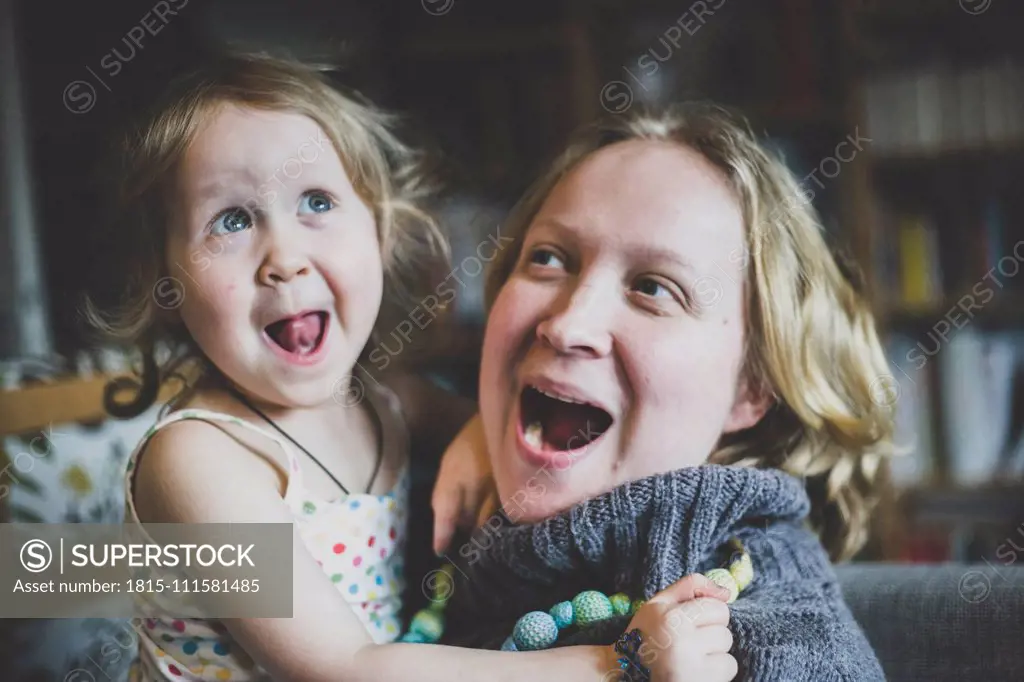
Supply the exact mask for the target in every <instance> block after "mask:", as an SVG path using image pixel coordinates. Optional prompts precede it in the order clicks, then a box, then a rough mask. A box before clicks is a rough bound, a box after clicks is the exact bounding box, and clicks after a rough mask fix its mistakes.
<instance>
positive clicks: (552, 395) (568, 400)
mask: <svg viewBox="0 0 1024 682" xmlns="http://www.w3.org/2000/svg"><path fill="white" fill-rule="evenodd" d="M533 388H534V390H535V391H537V392H538V393H543V394H544V395H546V396H547V397H549V398H554V399H555V400H561V401H562V402H563V403H575V404H576V405H587V404H589V403H586V402H584V401H582V400H575V399H574V398H569V397H567V396H564V395H558V394H557V393H551V392H550V391H545V390H544V389H542V388H537V387H536V386H534V387H533Z"/></svg>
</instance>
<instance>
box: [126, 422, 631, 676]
mask: <svg viewBox="0 0 1024 682" xmlns="http://www.w3.org/2000/svg"><path fill="white" fill-rule="evenodd" d="M239 440H244V438H237V439H236V438H235V437H233V436H228V435H226V434H225V432H223V431H221V430H220V429H219V428H217V427H214V426H211V425H210V424H207V423H204V422H192V421H184V422H179V423H177V424H173V425H170V426H168V427H167V428H166V429H164V430H162V431H160V432H158V433H157V434H156V435H155V436H154V437H153V439H152V440H151V441H150V444H149V446H148V447H147V451H146V454H145V456H144V457H142V458H141V459H140V461H139V470H138V472H137V475H136V483H135V495H134V497H135V499H136V500H137V505H136V506H137V509H138V511H139V516H140V519H141V520H142V521H143V522H145V523H157V522H162V523H291V522H292V518H291V513H290V511H289V509H288V508H287V506H286V505H285V503H284V501H283V500H282V498H281V494H280V489H281V484H282V477H281V475H280V474H279V472H278V471H277V469H276V467H274V466H273V465H272V464H270V462H268V460H267V459H264V458H263V457H262V456H258V455H255V454H254V453H253V450H252V448H251V447H246V446H244V445H242V444H241V443H240V442H239ZM250 446H251V444H250ZM271 459H272V458H271ZM293 546H294V552H293V556H292V561H293V585H292V596H293V611H292V613H293V615H292V617H291V618H240V619H225V620H224V624H225V625H226V626H227V628H228V630H229V631H230V632H231V634H232V636H233V637H234V638H235V639H236V640H237V641H238V643H239V644H240V645H241V646H242V647H243V648H244V649H245V650H246V652H247V653H248V654H249V655H250V656H252V658H253V659H254V660H255V661H256V662H257V663H259V664H260V665H261V666H262V667H263V668H264V669H265V670H266V671H267V672H268V673H270V675H271V676H272V677H273V678H274V679H278V680H288V681H289V682H321V681H324V682H325V681H327V680H331V681H332V682H336V681H337V680H373V681H382V680H383V681H387V680H395V682H399V681H401V682H405V681H406V680H412V679H415V680H420V681H425V682H430V681H432V680H437V681H438V682H441V681H445V682H447V680H451V679H464V680H488V681H492V680H509V681H510V682H511V681H512V680H517V681H519V680H523V679H538V678H540V679H548V678H551V679H565V680H595V681H596V680H601V679H602V677H603V676H604V675H605V674H606V673H608V672H609V670H611V669H612V668H613V667H614V655H613V653H612V651H611V648H610V647H598V646H583V647H572V648H567V649H555V650H549V651H543V652H531V653H510V652H492V651H475V650H470V649H459V648H454V647H443V646H435V645H427V644H388V645H375V644H373V643H372V641H371V640H370V637H369V635H368V633H367V632H366V630H365V628H364V627H363V625H362V623H361V622H360V620H359V619H358V618H357V616H356V615H355V613H354V612H353V611H352V610H351V608H350V607H349V605H348V603H346V602H345V600H344V599H343V598H342V597H341V595H340V594H339V593H338V591H337V589H336V588H335V587H334V585H333V584H332V583H331V582H330V580H329V579H328V578H327V576H326V575H325V574H324V572H323V570H322V569H321V568H320V567H319V566H318V565H317V563H316V561H315V560H314V559H313V557H312V556H311V555H310V554H309V553H308V552H307V551H306V549H305V546H304V544H303V543H302V541H301V539H300V538H299V537H298V536H297V535H296V536H295V538H294V542H293Z"/></svg>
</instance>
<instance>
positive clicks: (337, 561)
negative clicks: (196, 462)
mask: <svg viewBox="0 0 1024 682" xmlns="http://www.w3.org/2000/svg"><path fill="white" fill-rule="evenodd" d="M367 395H368V396H371V399H372V400H373V401H374V402H375V403H377V402H378V401H379V404H378V405H376V407H377V408H378V410H377V411H378V414H380V415H381V419H382V421H383V423H384V429H383V432H384V434H385V443H384V447H388V446H389V443H388V439H389V438H403V437H404V435H403V434H404V431H403V427H402V423H401V417H400V416H399V412H398V405H397V399H396V398H395V397H394V395H393V394H391V393H383V392H382V394H381V395H380V396H376V399H374V398H373V397H372V394H371V393H370V392H368V393H367ZM182 419H202V420H206V421H220V422H224V421H227V422H231V423H234V424H238V425H240V426H241V427H243V428H246V429H250V430H254V431H256V432H259V433H261V434H263V435H264V436H265V437H267V438H270V439H272V440H274V441H276V442H277V443H278V444H279V445H280V446H281V448H282V450H283V451H284V454H285V457H286V460H287V465H288V468H289V477H288V483H287V487H286V491H285V498H284V499H285V502H286V503H287V504H288V506H289V508H290V509H291V511H292V514H293V516H294V520H295V524H296V526H297V528H298V531H299V536H300V537H301V538H302V541H303V542H304V543H305V545H306V548H307V549H308V550H309V552H310V554H312V556H313V558H314V559H316V561H317V563H318V564H319V565H320V566H321V568H323V570H324V573H326V574H327V576H328V577H329V578H330V580H331V582H332V583H334V585H335V587H337V589H338V591H339V592H340V593H341V595H342V596H343V597H344V598H345V600H346V601H347V602H348V603H349V604H350V605H351V606H352V609H353V611H355V613H356V615H357V616H358V617H359V618H360V619H361V620H362V622H363V624H364V625H365V626H366V629H367V631H368V632H369V633H370V636H371V637H372V638H373V640H374V641H375V642H377V643H384V642H390V641H394V640H395V639H397V638H398V635H399V634H400V632H401V621H400V619H399V612H400V611H401V606H402V604H401V599H400V597H401V592H402V589H403V588H404V584H403V580H402V556H403V546H404V537H405V527H406V520H407V516H406V515H407V507H408V493H409V474H408V467H405V468H403V470H402V473H401V474H400V475H399V477H398V480H397V482H396V484H395V486H394V487H393V488H392V489H391V491H390V492H388V493H386V494H384V495H366V494H352V495H348V496H343V497H341V498H339V499H337V500H323V499H320V498H318V497H316V496H315V495H313V494H312V493H310V492H309V491H308V490H307V489H306V488H305V487H304V486H303V484H302V470H301V467H300V466H299V460H298V457H297V455H296V454H295V452H294V451H293V450H292V449H291V446H290V444H289V443H288V442H287V441H285V440H283V439H282V438H280V437H279V436H277V435H276V434H274V433H271V432H269V431H265V430H263V429H261V428H259V427H257V426H255V425H253V424H250V423H249V422H245V421H242V420H240V419H237V418H236V417H232V416H230V415H226V414H222V413H218V412H210V411H207V410H180V411H178V412H175V413H172V414H171V415H169V416H168V417H167V418H166V419H164V420H162V421H161V422H159V423H158V424H156V425H155V426H153V427H152V428H151V429H150V430H149V431H148V432H147V433H146V435H145V436H144V437H143V439H142V442H140V443H139V445H138V446H137V447H136V449H135V451H134V452H133V453H132V456H131V458H130V459H129V462H128V469H127V473H126V476H125V500H126V503H125V515H126V518H128V519H130V520H132V521H134V522H135V523H138V522H139V521H138V516H137V515H136V512H135V505H134V502H133V500H132V484H131V482H132V478H133V476H132V472H133V471H134V469H135V463H136V460H137V459H138V456H139V453H140V452H141V451H142V449H143V446H144V445H145V443H146V441H148V440H149V438H150V437H151V436H152V435H153V434H154V433H156V431H158V430H159V429H161V428H163V427H165V426H166V425H168V424H172V423H174V422H176V421H180V420H182ZM148 599H150V597H149V596H148V595H144V594H143V595H139V600H140V601H139V602H138V603H137V606H138V608H139V610H140V612H141V613H143V614H145V615H148V616H150V617H148V618H143V619H135V620H134V621H133V624H134V627H135V630H136V631H137V632H138V634H139V657H138V659H136V661H135V662H134V663H133V665H132V668H131V673H130V675H129V680H130V681H131V682H156V681H162V680H176V681H180V680H202V681H206V680H269V679H270V678H269V676H268V675H267V674H266V672H264V671H263V670H262V668H260V666H259V665H258V664H256V663H255V662H254V661H253V659H252V658H251V657H250V656H249V655H248V654H247V653H246V652H245V651H243V650H242V648H241V647H240V646H238V645H237V644H236V643H235V642H234V640H233V639H232V638H231V634H230V633H229V632H228V631H227V630H226V629H225V628H224V626H223V625H221V623H219V622H218V621H215V620H203V619H174V618H166V617H161V615H160V609H159V604H158V603H157V602H152V601H141V600H148Z"/></svg>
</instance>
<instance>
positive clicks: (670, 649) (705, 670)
mask: <svg viewBox="0 0 1024 682" xmlns="http://www.w3.org/2000/svg"><path fill="white" fill-rule="evenodd" d="M728 598H729V591H728V590H726V589H725V588H722V587H719V586H718V585H716V584H715V583H713V582H711V581H710V580H708V579H707V578H705V577H704V576H702V575H700V574H699V573H696V574H694V575H688V576H686V577H685V578H683V579H682V580H680V581H679V582H677V583H675V584H674V585H672V586H671V587H668V588H667V589H665V590H663V591H661V592H659V593H658V594H656V595H654V596H653V597H651V599H650V600H649V601H648V602H647V603H645V604H644V605H643V606H641V607H640V609H638V610H637V612H636V614H635V615H634V616H633V620H632V621H631V622H630V624H629V629H628V630H627V632H629V630H632V629H633V628H639V629H640V632H641V633H642V635H643V639H642V644H641V645H640V649H639V651H638V658H639V659H640V663H641V664H642V665H644V666H646V667H647V668H649V669H650V671H651V679H652V680H654V681H655V682H728V681H729V680H732V679H733V678H734V677H735V676H736V672H737V666H736V659H735V658H733V657H732V656H731V655H730V654H729V650H730V649H731V648H732V633H731V632H730V631H729V627H728V625H729V607H728V606H727V605H726V600H728Z"/></svg>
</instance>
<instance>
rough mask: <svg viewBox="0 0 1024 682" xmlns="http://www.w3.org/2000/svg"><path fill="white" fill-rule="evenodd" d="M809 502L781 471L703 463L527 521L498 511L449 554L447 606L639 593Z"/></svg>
mask: <svg viewBox="0 0 1024 682" xmlns="http://www.w3.org/2000/svg"><path fill="white" fill-rule="evenodd" d="M809 509H810V503H809V501H808V498H807V493H806V491H805V490H804V486H803V484H802V482H801V481H800V480H799V479H797V478H794V477H793V476H790V475H789V474H786V473H784V472H781V471H779V470H776V469H754V468H741V467H732V466H721V465H710V464H709V465H702V466H699V467H688V468H685V469H679V470H676V471H672V472H669V473H665V474H657V475H654V476H650V477H648V478H645V479H641V480H638V481H632V482H629V483H626V484H624V485H622V486H620V487H618V488H615V489H614V490H611V491H610V492H607V493H604V494H602V495H599V496H597V497H594V498H591V499H589V500H586V501H584V502H581V503H580V504H577V505H576V506H574V507H572V508H570V509H568V510H567V511H565V512H563V513H561V514H558V515H556V516H553V517H551V518H548V519H545V520H544V521H541V522H538V523H534V524H524V525H517V524H513V523H511V522H510V521H509V520H508V517H507V516H502V515H499V516H497V517H495V518H493V519H492V520H491V521H490V522H488V523H487V524H485V525H484V526H482V527H481V528H478V529H477V530H476V531H475V532H474V533H473V535H472V537H471V538H470V539H469V541H468V542H466V543H465V544H464V545H462V546H461V547H460V548H459V551H458V555H459V556H457V557H449V558H450V559H451V561H452V563H453V564H454V567H455V593H454V594H453V596H452V600H451V604H450V606H449V609H450V612H452V613H453V615H455V614H459V613H461V614H463V615H469V614H474V613H475V614H486V615H487V617H488V618H496V619H501V618H509V617H512V618H515V617H518V616H519V615H522V614H523V613H525V612H527V611H530V610H534V609H543V610H547V609H548V608H550V607H551V606H552V605H553V604H554V603H555V602H556V601H560V600H564V599H570V598H572V596H574V595H575V594H577V593H578V592H580V591H582V590H586V589H594V590H601V591H603V592H605V593H607V594H611V593H614V592H625V593H626V594H628V595H629V596H631V597H639V596H642V597H644V598H647V597H650V596H651V595H652V594H654V593H655V592H657V591H659V590H661V589H664V588H665V587H667V586H668V585H670V584H671V583H672V582H674V581H675V580H677V579H678V578H679V577H681V576H683V575H688V574H690V573H693V572H695V571H699V570H702V569H705V568H706V567H708V565H709V563H710V562H712V561H716V560H720V559H719V557H717V552H718V551H719V550H720V548H722V546H723V545H725V544H726V543H727V542H728V540H729V538H730V537H731V536H732V535H734V534H735V533H736V531H737V530H738V529H740V528H742V527H749V526H755V525H756V526H760V527H766V526H767V525H769V524H774V523H779V522H788V523H799V522H801V521H803V519H805V518H806V516H807V514H808V512H809Z"/></svg>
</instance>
